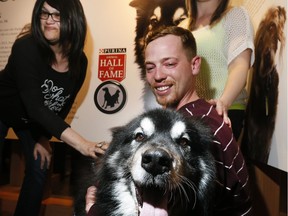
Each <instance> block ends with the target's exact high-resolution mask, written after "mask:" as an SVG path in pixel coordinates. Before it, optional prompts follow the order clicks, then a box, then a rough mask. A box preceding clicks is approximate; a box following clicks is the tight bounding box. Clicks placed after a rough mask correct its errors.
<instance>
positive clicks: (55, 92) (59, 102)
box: [41, 79, 70, 112]
mask: <svg viewBox="0 0 288 216" xmlns="http://www.w3.org/2000/svg"><path fill="white" fill-rule="evenodd" d="M41 89H42V93H43V97H44V105H45V106H47V107H48V108H49V109H50V110H52V111H54V112H60V111H61V109H62V108H63V107H64V105H65V102H66V100H67V99H68V98H69V97H70V94H68V95H63V92H64V88H62V87H58V86H56V85H54V82H53V80H49V79H46V80H45V81H44V83H43V84H42V86H41Z"/></svg>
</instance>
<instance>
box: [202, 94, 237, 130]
mask: <svg viewBox="0 0 288 216" xmlns="http://www.w3.org/2000/svg"><path fill="white" fill-rule="evenodd" d="M208 102H209V103H210V104H212V105H214V106H215V109H216V111H217V113H218V114H219V115H220V116H223V120H224V122H225V123H226V124H228V125H229V127H231V120H230V118H229V117H228V108H227V105H225V104H224V103H223V101H221V100H217V99H211V100H209V101H208Z"/></svg>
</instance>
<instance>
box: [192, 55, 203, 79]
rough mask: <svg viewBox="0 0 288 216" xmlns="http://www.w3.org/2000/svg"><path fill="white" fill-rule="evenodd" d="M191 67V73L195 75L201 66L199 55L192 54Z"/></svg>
mask: <svg viewBox="0 0 288 216" xmlns="http://www.w3.org/2000/svg"><path fill="white" fill-rule="evenodd" d="M191 68H192V74H193V75H197V74H198V73H199V72H200V68H201V57H200V56H194V57H193V58H192V60H191Z"/></svg>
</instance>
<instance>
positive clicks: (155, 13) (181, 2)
mask: <svg viewBox="0 0 288 216" xmlns="http://www.w3.org/2000/svg"><path fill="white" fill-rule="evenodd" d="M129 5H130V6H131V7H133V8H135V9H136V14H137V17H136V28H135V33H136V36H135V39H134V42H135V48H134V51H135V58H136V59H135V62H136V63H137V64H138V66H139V68H140V71H141V79H142V80H145V65H144V58H143V46H144V39H145V37H146V35H147V33H148V32H149V30H151V29H154V28H158V27H160V26H171V25H178V24H179V23H180V22H181V21H183V20H184V19H186V18H187V17H188V15H187V9H186V7H185V0H133V1H131V2H130V4H129Z"/></svg>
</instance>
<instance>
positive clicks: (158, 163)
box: [141, 149, 173, 176]
mask: <svg viewBox="0 0 288 216" xmlns="http://www.w3.org/2000/svg"><path fill="white" fill-rule="evenodd" d="M172 161H173V159H172V158H171V157H170V155H169V154H168V153H167V152H166V151H165V150H163V149H149V150H147V151H145V152H144V154H143V155H142V161H141V166H142V167H143V168H144V169H145V170H146V171H147V172H149V173H151V174H152V175H153V176H156V175H161V174H163V173H165V172H168V171H170V169H171V167H172Z"/></svg>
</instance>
